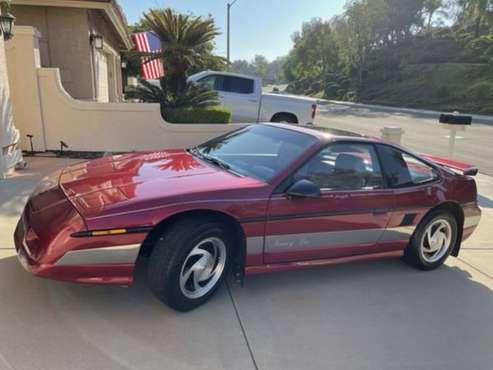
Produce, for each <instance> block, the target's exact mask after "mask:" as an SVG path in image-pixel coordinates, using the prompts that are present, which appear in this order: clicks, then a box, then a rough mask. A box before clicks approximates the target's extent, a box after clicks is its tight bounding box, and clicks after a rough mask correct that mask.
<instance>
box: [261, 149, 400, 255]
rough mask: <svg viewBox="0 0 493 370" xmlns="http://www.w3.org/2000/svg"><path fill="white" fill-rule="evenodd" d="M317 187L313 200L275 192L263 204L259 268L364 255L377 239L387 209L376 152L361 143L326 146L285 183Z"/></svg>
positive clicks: (389, 198) (389, 196) (389, 195)
mask: <svg viewBox="0 0 493 370" xmlns="http://www.w3.org/2000/svg"><path fill="white" fill-rule="evenodd" d="M302 179H307V180H310V181H312V182H313V183H315V184H316V185H318V186H319V187H320V189H321V196H320V197H318V198H290V197H288V196H287V195H286V192H285V191H282V190H283V189H281V191H280V192H277V193H276V192H275V193H274V194H273V195H272V197H271V199H270V202H269V208H268V219H267V222H266V236H265V247H264V261H265V263H274V262H290V261H303V260H314V259H326V258H336V257H346V256H353V255H359V254H366V253H369V252H370V250H371V249H372V248H374V246H375V245H376V244H377V243H378V241H379V240H380V238H381V237H382V235H383V233H384V231H385V228H386V226H387V223H388V222H389V219H390V214H391V210H392V208H393V201H394V197H393V191H392V189H387V188H386V186H385V181H384V177H383V175H382V171H381V167H380V163H379V160H378V157H377V154H376V150H375V148H374V146H373V145H372V144H369V143H362V142H346V143H332V144H329V145H328V146H327V147H326V148H324V149H323V150H322V151H320V152H319V153H318V154H317V155H315V156H314V157H313V158H312V159H310V160H309V161H308V162H307V163H306V164H305V165H303V166H302V167H301V168H300V169H299V170H297V171H296V172H295V173H294V174H293V176H292V177H291V178H290V180H289V181H290V182H291V183H295V182H296V181H299V180H302Z"/></svg>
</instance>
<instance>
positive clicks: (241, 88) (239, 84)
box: [223, 76, 254, 94]
mask: <svg viewBox="0 0 493 370" xmlns="http://www.w3.org/2000/svg"><path fill="white" fill-rule="evenodd" d="M253 90H254V80H252V79H249V78H242V77H235V76H224V90H223V91H227V92H232V93H236V94H253Z"/></svg>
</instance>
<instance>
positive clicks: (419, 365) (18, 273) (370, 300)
mask: <svg viewBox="0 0 493 370" xmlns="http://www.w3.org/2000/svg"><path fill="white" fill-rule="evenodd" d="M451 262H452V263H455V262H457V261H456V260H454V259H451ZM143 273H144V271H143V270H139V271H138V272H137V279H136V283H135V285H133V286H132V287H130V288H121V287H109V286H89V285H77V284H70V283H61V282H56V281H50V280H44V279H40V278H36V277H34V276H32V275H30V274H28V273H27V272H25V271H24V270H23V269H22V268H21V267H20V265H19V263H18V262H17V259H16V257H14V256H12V257H6V258H2V259H0V331H1V336H0V338H2V339H1V340H0V355H1V356H0V365H1V361H4V362H7V363H8V364H9V365H10V366H11V367H12V368H16V369H17V368H33V367H36V368H37V369H67V368H72V369H95V368H104V369H113V368H115V369H117V368H125V367H129V368H130V367H135V368H140V369H146V368H156V367H162V366H163V364H166V368H170V369H174V368H180V369H182V368H185V369H187V368H199V369H201V368H202V369H205V368H208V369H235V368H236V369H249V368H252V362H251V358H250V356H249V353H248V350H247V347H246V345H245V341H244V338H243V334H242V331H241V328H240V327H239V324H238V321H237V319H236V317H235V313H234V309H233V306H232V304H231V301H230V299H229V296H228V293H227V290H226V289H225V288H222V289H220V290H219V291H218V294H217V295H216V296H215V297H214V298H213V299H212V300H211V301H210V302H208V303H207V304H206V305H204V306H202V307H200V308H199V309H197V310H195V311H192V312H189V313H186V314H180V313H177V312H175V311H173V310H171V309H169V308H167V307H166V306H164V305H163V304H161V303H160V302H159V301H157V300H156V299H155V298H154V297H153V296H152V295H151V294H150V292H149V291H148V289H147V288H146V286H145V278H144V276H143V275H144V274H143ZM230 286H231V290H232V295H233V297H234V302H235V304H236V306H237V308H238V311H239V316H240V318H241V320H242V324H243V326H244V328H245V331H246V336H247V338H248V341H249V345H250V346H251V348H252V352H253V356H254V358H255V360H256V362H257V365H258V367H259V368H260V369H300V368H303V369H312V368H313V369H315V368H318V369H319V368H331V369H340V368H344V369H349V368H350V369H396V368H399V369H413V370H414V369H429V368H434V369H438V368H440V369H442V368H443V369H445V368H447V369H461V370H462V369H466V368H471V369H491V360H492V357H491V356H492V355H491V348H493V332H492V330H491V327H492V326H491V325H492V324H491V323H492V322H493V292H492V290H491V289H490V287H489V286H491V285H487V284H486V283H485V282H484V281H481V280H477V279H476V278H475V277H473V276H471V274H470V273H469V272H468V271H466V270H465V267H464V265H461V264H456V265H447V266H443V267H442V268H440V269H438V270H436V271H432V272H421V271H416V270H414V269H412V268H410V267H408V266H406V265H404V264H403V263H402V262H401V261H399V260H392V261H382V262H372V263H361V264H352V265H344V266H342V265H341V266H332V267H329V268H318V269H313V270H305V271H299V272H289V273H279V274H272V275H261V276H255V277H249V278H248V279H247V281H246V285H245V287H244V288H240V287H239V286H238V285H236V284H234V283H232V284H231V285H230ZM2 357H3V360H2ZM0 368H1V366H0Z"/></svg>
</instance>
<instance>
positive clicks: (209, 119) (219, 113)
mask: <svg viewBox="0 0 493 370" xmlns="http://www.w3.org/2000/svg"><path fill="white" fill-rule="evenodd" d="M166 120H167V121H168V122H170V123H230V122H231V111H230V110H229V109H226V108H223V107H209V108H196V109H193V108H187V109H170V110H169V111H168V112H167V113H166Z"/></svg>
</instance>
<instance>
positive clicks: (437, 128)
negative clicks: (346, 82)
mask: <svg viewBox="0 0 493 370" xmlns="http://www.w3.org/2000/svg"><path fill="white" fill-rule="evenodd" d="M438 116H439V114H438V113H437V116H436V117H433V118H432V117H430V116H429V115H423V114H419V113H416V114H413V113H408V112H389V111H386V110H385V109H381V108H378V107H357V106H353V105H350V104H348V105H344V104H327V105H321V106H320V109H319V113H318V116H317V118H316V121H315V123H316V124H318V125H322V126H326V127H333V128H338V129H344V130H349V131H355V132H359V133H363V134H366V135H371V136H381V133H380V130H381V129H382V128H384V127H400V128H402V129H404V131H405V133H404V136H403V140H402V144H403V145H404V146H406V147H408V148H410V149H413V150H415V151H417V152H421V153H428V154H433V155H440V156H448V148H449V137H448V135H449V130H448V129H445V128H444V127H443V125H441V124H439V123H438ZM452 158H454V159H457V160H461V161H465V162H467V163H471V164H473V165H475V166H477V167H478V168H479V169H480V172H481V173H484V174H488V175H493V125H488V124H478V123H474V121H473V124H472V126H470V127H467V128H466V130H465V131H460V132H458V133H457V140H456V144H455V152H454V155H453V157H452Z"/></svg>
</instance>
